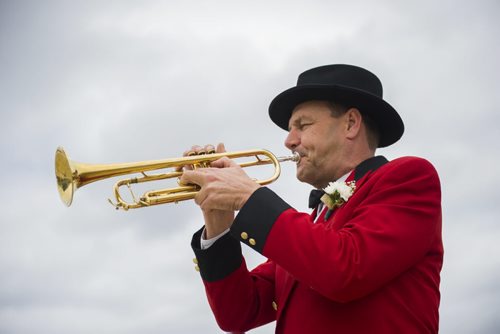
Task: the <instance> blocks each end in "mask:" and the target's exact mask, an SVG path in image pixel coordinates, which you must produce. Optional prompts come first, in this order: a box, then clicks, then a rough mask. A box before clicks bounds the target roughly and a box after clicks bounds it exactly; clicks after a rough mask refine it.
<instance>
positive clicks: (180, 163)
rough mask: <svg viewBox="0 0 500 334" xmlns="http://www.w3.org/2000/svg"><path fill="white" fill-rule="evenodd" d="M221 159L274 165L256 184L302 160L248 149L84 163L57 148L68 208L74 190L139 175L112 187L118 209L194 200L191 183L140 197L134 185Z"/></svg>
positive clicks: (58, 176)
mask: <svg viewBox="0 0 500 334" xmlns="http://www.w3.org/2000/svg"><path fill="white" fill-rule="evenodd" d="M222 157H227V158H229V159H238V158H245V157H247V158H252V157H253V160H251V161H244V162H241V163H238V165H239V166H241V167H242V168H246V167H251V166H261V165H269V164H272V165H273V166H274V173H273V174H272V175H271V176H270V177H268V178H267V179H257V180H255V182H257V183H258V184H260V185H266V184H269V183H272V182H274V181H275V180H276V179H277V178H278V177H279V176H280V173H281V166H280V163H281V162H285V161H293V162H298V161H299V160H300V156H299V154H298V153H296V152H294V153H293V154H292V155H290V156H283V157H276V156H275V155H274V154H273V153H271V152H269V151H267V150H246V151H236V152H224V153H215V152H208V154H199V155H191V156H185V157H181V158H172V159H164V160H150V161H141V162H131V163H121V164H120V163H119V164H84V163H78V162H74V161H72V160H70V159H69V158H68V156H67V154H66V152H65V151H64V149H63V148H62V147H59V148H57V150H56V155H55V173H56V180H57V189H58V191H59V196H60V197H61V200H62V201H63V203H64V204H65V205H66V206H70V205H71V203H72V202H73V196H74V193H75V191H76V190H77V189H79V188H81V187H82V186H84V185H87V184H89V183H92V182H96V181H99V180H103V179H107V178H111V177H116V176H122V175H127V174H137V173H138V174H141V176H138V177H131V178H128V179H123V180H120V181H118V182H116V183H115V185H114V187H113V192H114V196H115V201H114V202H113V201H112V200H111V199H109V202H110V203H111V204H112V205H113V206H114V207H115V208H116V209H117V210H118V209H122V210H128V209H137V208H143V207H148V206H152V205H158V204H166V203H178V202H180V201H185V200H190V199H193V198H194V197H195V196H196V194H197V193H198V191H199V187H198V186H197V185H192V184H181V183H180V182H179V181H178V186H177V187H172V188H165V189H160V190H151V191H147V192H145V193H144V194H142V196H140V197H137V196H136V195H135V194H134V192H133V190H132V188H131V185H132V184H136V183H143V182H152V181H158V180H164V179H171V178H178V179H179V178H180V177H181V176H182V173H183V172H182V168H183V167H184V166H192V167H193V168H206V167H210V163H211V162H213V161H215V160H217V159H220V158H222ZM168 168H173V169H174V170H172V171H169V172H164V173H156V174H146V172H151V171H154V170H160V169H168ZM123 186H126V187H127V188H128V189H129V191H130V193H131V197H132V200H131V201H126V200H124V198H123V197H122V196H121V193H120V188H121V187H123Z"/></svg>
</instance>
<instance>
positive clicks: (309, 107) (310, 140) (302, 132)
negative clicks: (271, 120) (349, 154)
mask: <svg viewBox="0 0 500 334" xmlns="http://www.w3.org/2000/svg"><path fill="white" fill-rule="evenodd" d="M330 108H331V106H330V104H328V103H327V102H325V101H307V102H304V103H302V104H299V105H298V106H297V107H295V109H294V110H293V112H292V116H291V117H290V121H289V122H288V129H289V134H288V136H287V138H286V140H285V146H286V147H287V148H289V149H290V150H292V151H295V152H298V153H299V154H300V156H301V159H300V161H299V163H298V164H297V179H299V180H300V181H302V182H306V183H309V184H311V185H312V186H314V187H316V188H324V187H325V186H326V185H327V184H328V183H329V182H331V181H333V180H335V179H336V178H339V177H341V176H342V175H343V174H344V173H346V171H344V166H343V164H342V160H343V159H342V155H343V147H344V143H345V128H346V126H347V123H346V122H347V121H346V118H345V117H344V116H340V117H338V118H336V117H333V116H332V114H331V109H330ZM339 174H340V175H339Z"/></svg>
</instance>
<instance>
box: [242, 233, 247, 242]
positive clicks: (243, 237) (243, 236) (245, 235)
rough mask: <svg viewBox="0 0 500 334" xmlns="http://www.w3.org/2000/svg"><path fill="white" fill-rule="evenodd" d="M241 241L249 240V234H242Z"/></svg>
mask: <svg viewBox="0 0 500 334" xmlns="http://www.w3.org/2000/svg"><path fill="white" fill-rule="evenodd" d="M241 239H243V240H247V239H248V233H247V232H241Z"/></svg>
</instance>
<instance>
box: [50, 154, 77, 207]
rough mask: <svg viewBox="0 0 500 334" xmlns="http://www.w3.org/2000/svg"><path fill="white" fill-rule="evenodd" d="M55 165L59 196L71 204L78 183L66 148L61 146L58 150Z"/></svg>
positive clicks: (65, 202) (67, 204)
mask: <svg viewBox="0 0 500 334" xmlns="http://www.w3.org/2000/svg"><path fill="white" fill-rule="evenodd" d="M55 165H56V166H55V167H56V180H57V190H58V191H59V196H60V197H61V200H62V201H63V203H64V204H65V205H66V206H70V205H71V202H73V194H74V192H75V190H76V189H75V188H76V185H75V182H74V178H73V170H72V168H71V164H70V161H69V159H68V156H67V155H66V152H64V149H62V148H61V147H59V148H58V149H57V150H56V159H55Z"/></svg>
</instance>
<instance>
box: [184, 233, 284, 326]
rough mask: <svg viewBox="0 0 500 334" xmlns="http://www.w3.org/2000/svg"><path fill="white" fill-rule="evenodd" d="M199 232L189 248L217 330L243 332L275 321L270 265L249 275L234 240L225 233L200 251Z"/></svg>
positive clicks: (237, 243)
mask: <svg viewBox="0 0 500 334" xmlns="http://www.w3.org/2000/svg"><path fill="white" fill-rule="evenodd" d="M202 230H203V229H202ZM202 230H200V231H198V232H197V233H195V235H194V236H193V239H192V243H191V246H192V248H193V250H194V252H195V255H196V262H197V263H198V267H199V269H200V274H201V277H202V279H203V283H204V285H205V290H206V293H207V298H208V302H209V305H210V307H211V309H212V312H213V314H214V316H215V318H216V320H217V323H218V325H219V327H220V328H221V329H222V330H224V331H228V332H229V331H236V332H244V331H248V330H250V329H252V328H255V327H258V326H261V325H264V324H266V323H269V322H271V321H273V320H275V318H276V311H275V310H274V309H273V306H272V302H273V298H274V272H275V265H274V263H273V262H271V261H267V262H265V263H263V264H261V265H260V266H258V267H257V268H255V269H254V270H253V271H252V272H249V271H248V269H247V266H246V263H245V260H244V258H243V256H242V251H241V245H240V242H239V241H238V240H236V239H234V238H233V237H232V236H231V235H230V234H229V233H228V234H226V235H224V236H223V237H221V238H220V239H219V240H217V241H216V242H215V243H214V244H213V245H212V246H211V247H209V248H208V249H206V250H201V249H200V235H201V232H202Z"/></svg>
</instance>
